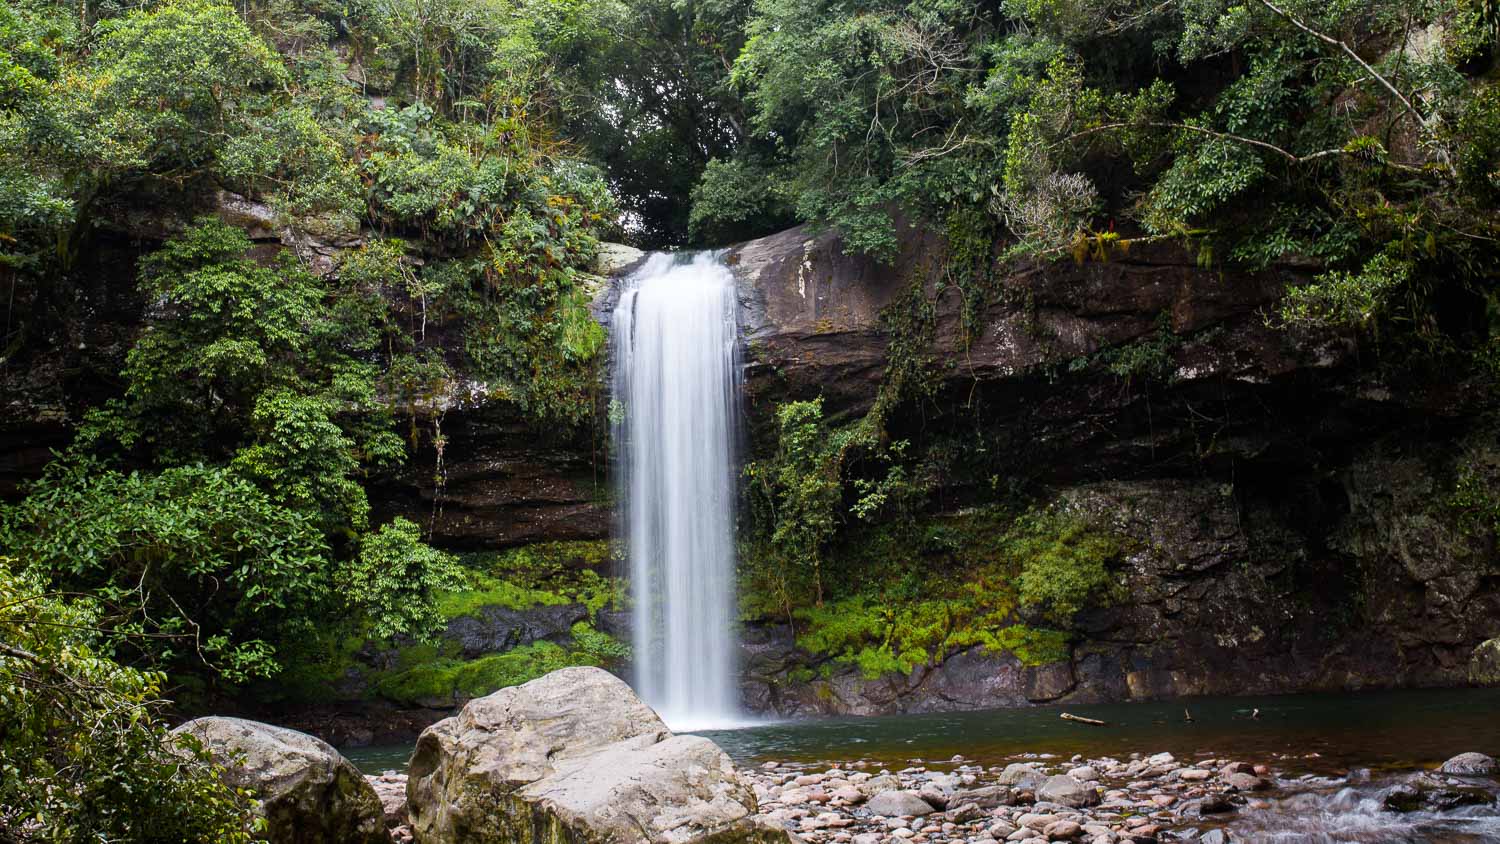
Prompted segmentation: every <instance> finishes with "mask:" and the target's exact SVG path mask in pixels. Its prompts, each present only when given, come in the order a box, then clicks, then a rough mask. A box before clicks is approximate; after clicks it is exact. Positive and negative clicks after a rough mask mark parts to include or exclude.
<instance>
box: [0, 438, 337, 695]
mask: <svg viewBox="0 0 1500 844" xmlns="http://www.w3.org/2000/svg"><path fill="white" fill-rule="evenodd" d="M0 548H4V549H6V552H7V553H9V554H12V555H14V556H15V557H16V558H17V559H18V560H20V561H22V564H23V565H24V566H25V567H26V569H27V571H29V572H32V573H33V574H35V575H36V576H37V577H39V578H42V579H43V582H46V583H50V584H54V585H56V586H57V587H60V588H62V589H65V590H68V591H73V592H86V593H90V594H94V595H98V596H99V597H100V598H101V599H102V600H103V601H105V602H107V603H108V604H110V605H111V606H113V607H115V608H116V611H117V612H118V613H119V614H118V615H116V616H112V617H111V618H110V619H109V620H108V622H107V624H108V626H109V629H108V632H109V633H110V634H112V635H113V636H115V637H116V638H117V639H118V644H117V646H118V647H120V648H121V649H123V650H127V651H128V650H140V651H144V655H145V656H147V657H148V658H150V659H151V660H154V661H159V662H161V663H163V664H165V665H168V666H171V667H174V668H179V669H180V668H188V667H190V666H191V665H193V664H194V663H197V664H199V665H201V664H202V662H205V661H206V662H208V663H210V664H211V665H213V667H215V668H217V669H218V670H219V671H221V672H223V673H224V674H225V675H226V676H227V677H228V678H230V679H238V678H242V677H245V676H250V675H262V676H264V675H269V674H271V673H273V672H274V671H275V670H276V667H277V664H276V662H275V660H274V656H273V650H272V646H271V644H270V642H274V641H275V640H277V639H279V638H282V637H285V636H289V635H292V634H293V631H294V630H296V629H297V628H298V627H299V626H301V625H304V624H308V623H311V621H312V620H313V619H315V618H317V616H318V610H319V609H320V608H321V607H324V606H326V605H327V602H328V600H329V598H330V592H329V586H330V580H329V573H328V562H327V559H328V553H329V549H328V546H327V545H326V544H325V542H324V540H323V536H322V534H321V532H320V531H319V530H318V529H317V525H316V522H315V520H314V519H313V518H312V517H311V516H310V515H308V514H307V513H303V512H299V511H296V510H290V509H287V508H284V507H280V506H278V505H277V504H276V503H275V502H273V501H272V500H271V499H270V497H269V496H268V495H266V493H264V492H263V491H261V490H260V489H259V488H258V487H256V485H254V484H252V483H250V482H249V481H247V480H245V479H243V478H241V477H239V476H238V475H236V474H235V473H233V472H232V471H229V470H227V469H222V468H210V467H204V466H184V467H177V468H172V469H166V470H163V471H161V472H159V473H147V472H131V473H129V474H126V473H123V472H119V471H116V470H113V469H109V468H106V467H105V466H103V465H102V464H100V463H98V462H95V461H91V460H86V459H76V460H58V461H54V462H53V463H51V464H49V465H48V467H47V470H46V474H45V475H44V477H43V478H42V480H41V481H40V482H39V483H38V484H37V485H36V486H34V487H33V488H32V490H31V494H30V495H29V496H28V497H27V498H26V499H25V500H24V501H22V502H21V503H20V504H18V505H16V506H15V507H13V508H9V509H7V510H5V511H4V512H3V513H0ZM136 634H146V635H147V636H148V638H141V637H140V636H139V635H136Z"/></svg>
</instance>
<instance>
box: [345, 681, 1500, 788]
mask: <svg viewBox="0 0 1500 844" xmlns="http://www.w3.org/2000/svg"><path fill="white" fill-rule="evenodd" d="M1257 711H1258V715H1257ZM1063 712H1068V713H1071V714H1074V715H1079V716H1083V717H1087V718H1095V719H1099V720H1102V721H1107V722H1109V725H1108V726H1104V727H1094V726H1089V725H1085V724H1079V723H1076V722H1070V721H1065V720H1063V719H1062V718H1060V717H1059V716H1060V714H1061V713H1063ZM1184 713H1187V714H1190V715H1191V716H1192V721H1187V720H1186V718H1185V714H1184ZM702 735H705V736H708V737H709V738H711V739H713V740H714V741H715V742H717V743H718V744H719V745H720V746H721V747H723V748H724V750H725V751H727V752H728V753H729V754H730V755H731V756H733V757H734V758H735V759H736V760H737V761H739V762H741V763H745V764H752V763H759V762H764V761H766V760H772V759H774V760H777V761H788V762H825V761H844V760H855V759H865V760H869V761H871V762H876V763H880V764H886V765H894V764H902V765H904V764H905V763H906V762H907V761H908V760H911V759H922V760H925V761H936V760H944V759H948V758H950V757H952V756H954V755H955V754H961V755H963V756H964V757H966V758H968V759H970V760H972V761H977V762H982V763H990V762H995V761H999V760H1002V759H1005V758H1007V757H1011V756H1015V755H1018V754H1021V753H1050V754H1055V755H1058V756H1072V755H1073V754H1075V753H1077V754H1082V755H1085V756H1107V755H1113V756H1120V755H1124V754H1129V753H1156V752H1159V751H1163V750H1166V751H1170V752H1172V753H1174V754H1177V755H1178V756H1180V757H1184V758H1191V757H1193V756H1198V755H1205V756H1216V757H1234V758H1241V759H1246V760H1250V761H1255V762H1267V763H1271V764H1274V765H1275V766H1276V767H1279V768H1282V769H1284V770H1289V771H1292V772H1303V771H1306V772H1316V773H1340V772H1342V771H1345V770H1348V769H1349V768H1354V767H1362V768H1372V769H1375V770H1377V771H1379V770H1401V769H1410V768H1420V767H1429V766H1432V765H1435V764H1437V763H1439V762H1442V761H1443V760H1444V759H1447V758H1448V757H1450V756H1453V755H1455V754H1457V753H1462V752H1464V751H1469V750H1477V751H1480V752H1482V753H1489V754H1491V755H1500V689H1441V690H1437V689H1434V690H1412V691H1394V692H1366V693H1356V694H1327V695H1288V696H1267V697H1237V698H1196V699H1188V700H1178V701H1172V702H1165V703H1126V704H1106V705H1097V706H1063V707H1053V706H1041V707H1034V708H1027V709H994V710H987V711H982V712H963V713H949V714H932V715H890V716H880V717H868V718H824V719H813V720H803V721H783V722H774V723H766V724H762V725H758V726H753V727H747V728H744V729H738V730H716V731H706V732H704V733H702ZM344 753H345V755H346V756H348V757H349V759H351V760H352V761H353V762H354V763H355V764H356V765H358V766H359V767H360V768H361V769H362V770H364V771H366V772H371V773H376V772H380V771H384V770H392V769H394V770H404V769H405V768H406V760H407V758H408V757H409V756H410V755H411V745H409V744H404V745H396V746H386V747H364V748H348V749H345V751H344Z"/></svg>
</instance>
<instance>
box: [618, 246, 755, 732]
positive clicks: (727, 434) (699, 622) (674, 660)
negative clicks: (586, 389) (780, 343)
mask: <svg viewBox="0 0 1500 844" xmlns="http://www.w3.org/2000/svg"><path fill="white" fill-rule="evenodd" d="M614 344H615V345H614V353H615V373H616V375H615V399H616V401H617V402H618V404H617V405H616V406H615V408H614V410H615V414H614V415H615V417H616V429H615V442H616V443H617V444H618V447H619V449H620V457H621V463H622V464H623V465H622V466H621V473H620V476H621V478H622V479H623V480H622V483H621V491H622V493H623V495H624V504H625V518H624V529H625V537H626V542H627V548H628V551H629V558H630V573H631V584H632V587H631V588H632V593H633V594H632V598H633V600H634V608H633V617H632V622H633V625H634V631H635V637H634V649H635V687H636V691H637V692H638V693H639V694H640V695H641V697H642V698H644V699H645V701H646V702H647V703H648V704H650V705H651V706H652V707H653V708H655V709H656V711H657V712H658V713H659V714H660V715H661V716H662V718H663V719H664V720H665V721H666V722H667V723H668V725H670V726H671V727H672V728H673V729H679V730H682V729H703V728H705V727H711V726H727V725H729V724H731V723H733V722H735V721H736V720H737V712H738V706H737V705H736V697H737V695H736V693H735V658H734V655H735V642H734V637H733V634H732V631H731V625H732V623H733V609H734V562H735V547H734V491H735V467H736V463H735V449H734V446H735V439H736V436H735V434H736V429H735V424H736V420H737V419H738V395H739V367H738V354H737V345H738V330H737V320H736V301H735V294H734V277H733V275H731V274H730V272H729V269H728V268H727V267H725V266H724V264H723V262H722V261H720V260H719V258H718V257H717V256H715V255H713V254H710V253H698V254H696V255H692V256H675V255H668V254H655V255H652V256H651V257H650V258H648V259H647V260H646V263H645V264H644V265H642V267H641V269H640V270H638V271H637V272H636V273H635V274H633V275H632V276H631V277H630V278H629V279H628V280H627V281H626V283H625V290H624V292H623V294H622V295H621V298H620V303H619V306H618V307H617V308H616V309H615V313H614ZM619 411H623V413H620V412H619Z"/></svg>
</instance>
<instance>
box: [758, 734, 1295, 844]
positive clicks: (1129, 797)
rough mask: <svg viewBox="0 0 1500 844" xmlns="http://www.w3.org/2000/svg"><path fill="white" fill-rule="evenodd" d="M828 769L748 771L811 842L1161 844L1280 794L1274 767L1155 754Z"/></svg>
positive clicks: (774, 814) (769, 766) (768, 802)
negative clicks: (1270, 794)
mask: <svg viewBox="0 0 1500 844" xmlns="http://www.w3.org/2000/svg"><path fill="white" fill-rule="evenodd" d="M869 767H870V766H867V765H865V764H863V763H860V762H855V763H853V764H852V765H845V766H841V767H837V768H829V769H825V770H812V769H809V768H806V767H803V766H790V765H782V764H779V763H775V762H768V763H765V764H764V765H762V766H761V767H760V768H759V769H756V770H753V771H749V772H747V775H748V776H749V777H750V778H751V779H752V780H753V781H754V783H755V791H756V796H757V798H759V799H760V811H761V813H762V814H764V815H767V816H769V817H771V818H773V819H775V820H778V821H781V822H782V823H784V824H786V825H787V826H788V827H789V828H791V829H793V830H794V831H796V832H797V833H798V834H799V835H801V836H802V837H803V838H804V839H806V840H808V841H809V842H834V844H845V843H846V842H847V843H848V844H885V843H886V842H892V841H903V840H904V841H910V842H912V844H927V842H932V844H944V842H960V841H961V842H967V843H968V844H984V843H985V842H994V841H1025V840H1029V839H1037V840H1040V841H1088V842H1092V844H1118V842H1127V841H1132V842H1134V841H1139V842H1147V841H1158V840H1161V839H1162V838H1163V837H1164V836H1165V835H1166V834H1167V833H1169V832H1171V831H1173V830H1177V829H1180V828H1182V827H1183V826H1185V825H1192V824H1198V823H1200V822H1201V820H1202V819H1203V818H1204V817H1209V816H1218V815H1223V814H1225V813H1230V812H1234V811H1235V810H1236V809H1238V808H1239V807H1240V806H1242V805H1245V804H1246V803H1248V802H1249V801H1251V800H1253V799H1255V795H1257V794H1260V793H1263V792H1266V791H1269V790H1270V789H1272V788H1273V787H1274V780H1273V779H1272V777H1273V776H1274V774H1273V772H1272V771H1271V769H1270V768H1268V767H1266V766H1264V765H1259V766H1257V765H1252V764H1250V763H1246V762H1240V761H1237V760H1230V759H1207V758H1205V759H1199V760H1195V761H1194V762H1193V763H1192V764H1187V763H1184V762H1180V761H1178V760H1177V759H1176V758H1175V757H1173V756H1172V754H1170V753H1159V754H1155V755H1152V756H1147V757H1144V758H1140V757H1138V758H1133V759H1114V758H1108V757H1106V758H1099V759H1085V758H1083V757H1079V756H1075V757H1072V758H1069V759H1061V758H1056V757H1048V756H1035V755H1033V756H1024V757H1020V758H1017V759H1016V760H1015V761H1013V762H1011V763H1009V764H1006V765H1003V766H1001V765H994V766H989V767H986V766H982V765H976V764H969V763H967V762H966V761H965V760H964V759H963V758H962V757H955V758H953V759H951V760H949V761H948V764H947V765H945V766H944V767H946V768H948V770H939V769H937V768H936V766H933V767H931V768H930V767H928V766H924V765H912V766H910V767H907V768H903V769H901V770H897V771H890V770H879V771H872V770H869Z"/></svg>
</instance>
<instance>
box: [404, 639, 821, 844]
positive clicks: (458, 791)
mask: <svg viewBox="0 0 1500 844" xmlns="http://www.w3.org/2000/svg"><path fill="white" fill-rule="evenodd" d="M408 775H409V779H408V781H407V803H408V811H409V813H410V816H411V824H412V830H413V832H414V833H415V834H416V838H417V841H419V842H421V844H460V842H462V844H490V843H491V842H494V843H495V844H499V843H500V842H504V844H517V842H538V844H540V842H555V841H569V842H572V844H590V843H591V842H606V841H607V842H610V844H647V842H651V844H689V842H699V841H707V840H709V839H712V840H714V841H715V842H716V844H731V842H732V843H733V844H747V843H748V842H763V844H786V842H788V841H794V840H795V836H792V835H791V834H790V833H788V832H787V831H786V830H784V829H781V828H779V827H777V826H775V825H773V824H770V823H768V822H766V821H763V820H761V819H759V818H758V817H756V815H755V811H756V801H755V795H754V792H753V791H752V790H751V788H750V786H749V785H748V784H747V783H746V782H745V781H744V780H742V779H741V778H740V776H739V774H738V773H737V772H736V771H735V768H734V765H733V763H732V762H730V760H729V757H728V756H727V755H725V753H724V752H723V751H722V750H720V749H719V748H718V746H717V745H715V744H714V743H713V742H711V741H709V740H708V739H705V738H701V737H698V736H674V735H673V734H672V732H671V731H670V730H668V729H667V726H666V724H664V723H662V720H661V719H660V718H659V717H657V715H656V713H655V712H652V711H651V709H650V707H648V706H646V705H645V704H644V703H642V702H641V701H640V699H639V698H637V697H636V696H635V694H634V693H633V692H631V690H630V688H629V687H628V686H626V685H625V683H624V682H622V681H621V680H620V679H619V678H617V677H615V676H614V675H612V674H609V673H608V672H606V671H602V670H600V669H597V668H565V669H562V670H561V671H554V672H553V673H551V674H548V675H547V676H545V677H542V678H541V679H538V680H533V681H531V682H529V683H526V684H524V685H521V686H515V687H512V688H508V689H502V690H500V691H498V692H496V693H494V694H492V695H490V696H488V697H483V698H479V699H477V700H473V701H471V702H469V704H468V705H467V706H465V707H464V708H463V711H461V712H460V713H459V714H458V715H457V716H455V717H453V718H448V719H446V720H444V721H440V722H438V723H437V724H434V725H433V726H431V727H429V728H428V729H427V730H426V731H424V732H423V733H422V735H421V737H420V738H419V739H418V740H417V747H416V751H415V753H414V754H413V755H412V761H411V767H410V770H409V772H408Z"/></svg>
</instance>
